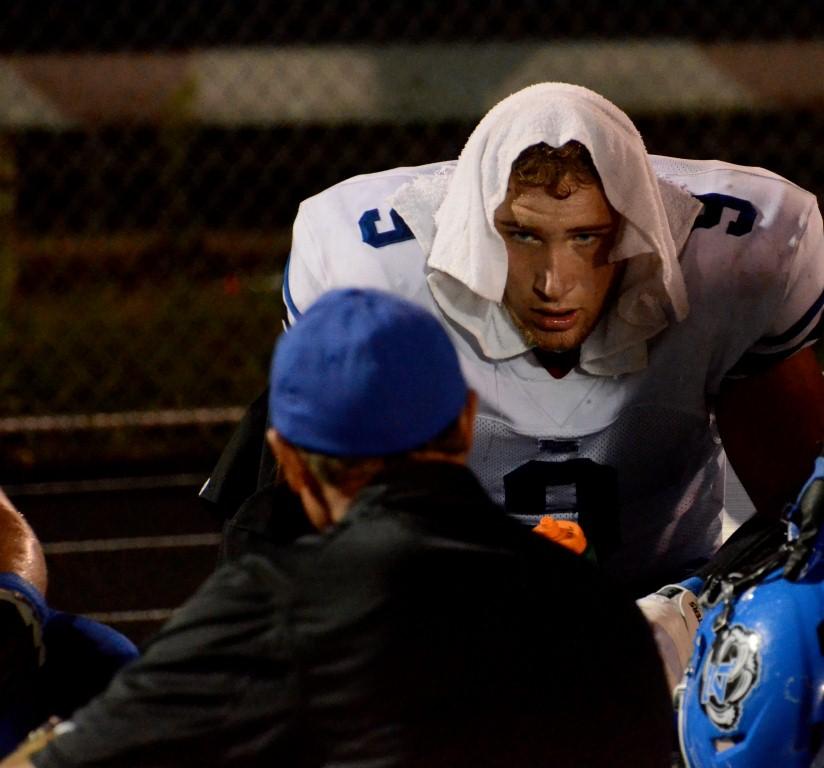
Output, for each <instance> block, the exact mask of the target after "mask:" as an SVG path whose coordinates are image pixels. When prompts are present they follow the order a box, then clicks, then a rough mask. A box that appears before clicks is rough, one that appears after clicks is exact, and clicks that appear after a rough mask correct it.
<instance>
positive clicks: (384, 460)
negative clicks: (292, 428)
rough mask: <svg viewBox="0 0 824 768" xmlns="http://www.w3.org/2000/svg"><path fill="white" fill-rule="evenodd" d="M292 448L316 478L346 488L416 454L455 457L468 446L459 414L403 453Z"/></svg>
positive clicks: (394, 466)
mask: <svg viewBox="0 0 824 768" xmlns="http://www.w3.org/2000/svg"><path fill="white" fill-rule="evenodd" d="M292 447H293V448H294V449H295V450H296V451H297V452H298V454H299V455H300V456H301V458H303V460H304V461H305V462H306V464H307V466H308V467H309V470H310V472H311V473H312V474H313V475H314V476H315V478H316V479H317V480H319V481H320V482H322V483H326V484H327V485H333V486H335V487H337V488H341V489H343V490H346V489H351V488H359V487H360V486H362V485H364V484H365V483H368V482H369V481H370V480H371V479H372V478H373V477H374V476H375V475H377V474H378V473H379V472H382V471H384V470H389V469H394V468H396V467H399V466H402V465H404V464H407V463H409V462H413V461H416V454H423V453H439V454H444V455H446V456H457V455H459V454H461V453H464V452H465V451H466V450H467V448H468V447H469V446H468V445H467V444H466V438H465V436H464V434H463V432H462V431H461V428H460V416H459V417H458V418H456V419H455V421H453V422H452V423H450V424H449V426H448V427H446V429H444V430H443V431H441V432H440V433H438V434H437V435H435V437H433V438H432V439H431V440H429V441H427V442H426V443H424V444H423V445H421V446H419V447H417V448H415V449H413V450H411V451H404V452H403V453H392V454H388V455H386V456H329V455H327V454H323V453H314V452H311V451H307V450H305V449H303V448H301V447H299V446H297V445H294V444H292Z"/></svg>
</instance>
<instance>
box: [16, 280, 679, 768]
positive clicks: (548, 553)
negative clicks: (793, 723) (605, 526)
mask: <svg viewBox="0 0 824 768" xmlns="http://www.w3.org/2000/svg"><path fill="white" fill-rule="evenodd" d="M269 408H270V417H271V429H270V430H269V432H268V438H269V443H270V445H271V446H272V449H273V450H274V452H275V453H276V454H277V458H278V462H279V466H280V467H281V470H282V472H283V474H284V476H285V480H286V482H287V483H288V484H289V485H290V486H291V488H292V489H293V491H294V492H295V493H296V494H297V495H298V496H299V498H300V499H301V501H302V504H303V507H304V509H305V511H306V514H307V515H308V517H309V519H310V520H311V521H312V523H313V524H314V526H315V528H316V529H317V532H316V533H314V534H309V535H305V536H302V537H299V538H298V539H297V540H296V541H294V542H291V543H289V544H284V545H283V546H281V547H276V546H275V547H273V548H272V549H271V551H270V552H269V554H268V557H265V558H264V557H261V556H259V555H246V556H245V557H241V558H238V559H236V560H233V561H231V562H229V563H228V564H226V565H224V566H223V567H222V568H221V569H219V570H218V571H217V572H216V573H215V574H214V575H213V576H212V577H211V578H210V579H209V581H207V582H206V584H205V585H204V586H203V587H202V588H201V590H200V591H199V592H198V593H197V594H196V595H195V596H194V597H193V598H192V599H191V600H190V601H189V602H188V603H187V604H186V605H185V606H184V607H183V608H182V609H181V610H180V611H179V612H178V613H177V615H176V616H175V617H174V618H173V619H172V620H171V621H170V622H169V623H168V624H167V625H166V627H165V628H164V629H163V630H162V631H161V632H160V633H159V635H158V636H157V637H156V638H155V639H154V640H153V641H152V642H151V643H150V645H149V646H148V647H147V649H146V651H145V653H144V655H143V657H142V658H141V659H140V660H138V661H137V662H136V663H134V664H133V665H131V666H130V667H128V668H127V669H126V670H124V672H123V673H121V674H120V675H119V676H118V677H117V678H115V681H114V683H113V684H112V685H111V686H110V688H109V689H108V690H107V692H106V693H105V694H104V695H103V696H101V697H99V698H98V699H96V700H95V701H93V702H92V703H91V704H90V705H89V706H87V707H85V708H84V709H82V710H80V711H79V712H77V713H76V714H75V715H74V716H73V717H72V719H71V720H70V721H69V722H66V723H62V724H61V728H60V729H59V730H60V733H59V735H57V736H56V738H52V739H51V740H49V742H48V743H47V745H46V746H45V748H44V749H42V750H41V751H37V752H36V753H34V754H31V755H30V756H29V757H25V756H24V757H20V758H17V760H18V762H10V763H8V764H4V765H24V766H28V765H32V764H34V765H35V766H38V768H52V767H54V768H56V767H58V766H91V765H94V766H99V767H100V766H115V765H116V766H131V765H135V766H137V765H139V766H182V765H197V766H203V765H209V766H222V765H229V764H232V765H289V766H307V767H308V766H333V765H334V766H344V765H346V766H367V765H368V766H374V767H375V768H378V767H383V766H421V767H422V766H427V767H428V768H439V767H440V766H443V767H444V768H445V767H446V766H449V767H450V768H456V767H460V766H472V767H473V768H478V767H479V766H501V767H503V766H506V767H507V768H510V766H519V767H521V768H522V767H524V766H539V765H541V766H545V765H557V766H572V765H581V766H588V767H589V768H592V767H593V766H607V765H609V766H620V765H627V766H629V765H631V766H633V767H634V768H638V767H639V766H640V767H642V768H643V767H644V766H668V765H669V758H670V750H671V746H672V744H671V738H670V736H671V729H672V710H671V706H670V702H669V697H668V695H667V689H666V683H665V680H664V675H663V671H662V668H661V665H660V661H659V659H658V656H657V652H656V648H655V645H654V641H653V639H652V636H651V634H650V631H649V629H648V627H647V625H646V623H645V621H644V619H643V617H642V615H641V614H640V612H639V611H638V610H637V608H636V606H635V605H634V604H633V603H632V602H631V601H628V600H625V599H623V598H621V597H619V596H617V595H615V594H613V592H612V591H611V589H610V588H609V586H608V585H606V584H604V583H603V581H602V580H601V578H600V576H599V575H598V573H597V572H596V571H595V569H593V568H592V567H591V566H590V564H589V563H588V562H587V561H586V560H585V559H584V558H581V557H578V556H576V555H574V554H572V553H571V552H569V551H568V550H566V549H564V548H563V547H561V546H559V545H556V544H554V543H552V542H550V541H547V540H546V539H544V538H543V537H541V536H538V535H536V534H534V533H532V532H530V531H529V530H527V529H524V528H523V527H522V526H520V525H519V524H518V523H516V522H515V521H513V520H512V519H510V518H508V517H507V516H506V515H505V514H504V513H503V511H502V510H501V509H499V508H498V507H497V506H495V505H494V504H493V503H492V502H491V501H490V500H489V498H488V497H487V496H486V494H485V493H484V491H483V490H482V489H481V487H480V485H479V484H478V482H477V480H476V479H475V477H474V476H473V475H472V473H471V472H470V471H469V470H468V469H467V468H466V467H465V466H463V464H464V460H465V458H466V455H467V452H468V450H469V447H470V440H471V434H472V420H473V414H474V408H475V397H474V395H473V393H471V392H470V391H469V390H468V388H467V386H466V383H465V381H464V378H463V375H462V373H461V370H460V367H459V364H458V359H457V356H456V353H455V351H454V349H453V347H452V345H451V342H450V341H449V338H448V337H447V335H446V333H445V331H444V330H443V328H442V326H441V325H440V323H439V322H438V321H437V320H436V319H435V318H434V317H433V316H432V315H431V314H430V313H428V312H426V311H425V310H423V309H421V308H419V307H416V306H414V305H412V304H410V303H408V302H407V301H405V300H403V299H400V298H398V297H394V296H391V295H389V294H387V293H382V292H379V291H374V290H356V289H349V290H338V291H334V292H330V293H329V294H326V295H325V296H323V297H321V298H320V299H319V300H318V301H317V302H316V303H315V304H314V305H313V306H312V307H311V308H310V309H309V310H308V311H307V312H306V313H305V315H304V316H303V318H302V319H301V320H300V321H299V322H298V323H296V324H295V325H294V326H293V327H292V328H291V329H290V330H289V331H288V332H287V333H286V334H284V335H283V336H282V337H281V340H280V342H279V343H278V346H277V348H276V351H275V355H274V358H273V366H272V375H271V388H270V402H269ZM605 635H608V636H609V641H608V642H606V641H605ZM51 733H55V731H54V730H52V731H51ZM29 760H30V761H31V762H29Z"/></svg>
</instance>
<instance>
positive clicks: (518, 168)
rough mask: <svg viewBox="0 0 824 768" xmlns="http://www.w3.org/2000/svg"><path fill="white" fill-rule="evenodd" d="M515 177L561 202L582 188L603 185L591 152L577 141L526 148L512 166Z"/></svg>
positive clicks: (515, 179) (514, 178)
mask: <svg viewBox="0 0 824 768" xmlns="http://www.w3.org/2000/svg"><path fill="white" fill-rule="evenodd" d="M512 178H513V180H514V181H516V182H518V183H519V184H527V185H529V186H536V187H543V188H544V190H545V191H546V193H547V194H548V195H550V196H551V197H555V198H557V199H559V200H563V199H564V198H567V197H569V196H570V195H571V194H572V193H573V192H574V191H575V189H576V188H577V187H579V186H588V185H590V184H599V185H600V184H601V177H600V176H599V175H598V171H597V170H596V169H595V163H593V162H592V156H591V155H590V153H589V150H588V149H587V148H586V147H585V146H584V145H583V144H581V143H580V142H579V141H574V140H573V141H568V142H567V143H566V144H563V145H562V146H560V147H551V146H549V144H545V143H543V142H542V143H540V144H533V145H532V146H531V147H527V148H526V149H525V150H524V151H523V152H521V154H520V155H518V157H517V158H516V159H515V162H514V163H512Z"/></svg>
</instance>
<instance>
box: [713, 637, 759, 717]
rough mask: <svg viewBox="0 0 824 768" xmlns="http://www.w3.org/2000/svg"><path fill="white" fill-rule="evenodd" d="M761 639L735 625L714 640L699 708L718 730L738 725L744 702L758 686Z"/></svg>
mask: <svg viewBox="0 0 824 768" xmlns="http://www.w3.org/2000/svg"><path fill="white" fill-rule="evenodd" d="M760 646H761V636H760V635H759V634H758V633H757V632H752V631H750V630H748V629H745V628H744V627H742V626H741V625H740V624H735V625H733V626H732V627H730V628H729V629H727V628H726V627H725V628H724V629H722V630H721V631H720V632H719V633H718V635H717V636H716V638H715V642H714V643H713V646H712V650H711V652H710V656H709V658H708V659H707V663H706V665H705V666H704V671H703V674H702V676H701V706H702V707H703V709H704V711H705V712H706V713H707V716H708V717H709V719H710V720H711V721H712V722H713V723H715V725H717V726H718V727H719V728H723V729H725V730H731V729H732V728H734V727H735V726H736V725H737V724H738V720H739V718H740V717H741V708H742V707H743V705H744V700H745V699H746V698H747V696H749V694H750V692H751V691H752V689H753V688H754V687H755V685H756V683H757V682H758V674H759V671H760V668H761V651H760Z"/></svg>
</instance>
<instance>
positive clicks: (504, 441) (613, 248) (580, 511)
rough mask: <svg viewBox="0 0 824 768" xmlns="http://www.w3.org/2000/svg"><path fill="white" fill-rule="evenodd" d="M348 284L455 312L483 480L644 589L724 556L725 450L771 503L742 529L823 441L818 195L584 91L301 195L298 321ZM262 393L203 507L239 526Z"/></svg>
mask: <svg viewBox="0 0 824 768" xmlns="http://www.w3.org/2000/svg"><path fill="white" fill-rule="evenodd" d="M339 286H371V287H377V288H383V289H387V290H390V291H393V292H396V293H398V294H400V295H402V296H405V297H406V298H409V299H411V300H413V301H415V302H417V303H419V304H420V305H422V306H424V307H426V308H427V309H429V310H430V311H431V312H433V313H434V314H435V315H436V316H437V317H439V318H440V319H441V320H442V322H443V324H444V326H445V327H446V329H447V330H448V331H449V333H450V335H451V338H452V340H453V341H454V343H455V345H456V347H457V349H458V352H459V355H460V359H461V362H462V366H463V368H464V371H465V375H466V376H467V378H468V380H469V383H470V386H472V388H473V389H475V390H476V391H477V392H478V395H479V413H478V419H477V423H476V428H475V442H474V449H473V453H472V455H471V457H470V465H471V466H472V468H473V469H474V470H475V472H476V473H477V475H478V477H479V478H480V479H481V481H482V483H483V484H484V486H485V488H486V489H487V490H488V492H489V493H490V494H491V495H492V497H493V498H494V499H495V500H496V501H498V502H500V503H502V504H504V505H505V507H506V509H507V510H508V511H509V512H510V514H512V515H513V516H514V517H516V518H517V519H519V520H521V521H523V522H524V523H525V524H529V525H534V524H535V523H536V522H537V521H538V520H539V519H540V517H541V516H542V515H544V514H551V515H553V516H554V517H555V518H556V519H560V520H564V519H571V520H574V521H576V522H578V523H579V524H580V525H581V526H582V528H583V529H584V532H585V533H586V537H587V540H588V541H589V542H590V543H591V544H592V546H593V548H594V551H595V554H596V556H597V559H598V561H599V563H600V564H601V565H602V566H603V567H604V568H605V569H606V570H607V572H608V573H609V574H611V575H612V576H614V578H615V579H616V580H617V581H618V582H620V583H621V584H623V585H624V586H625V587H626V589H627V590H629V591H630V592H632V593H633V594H635V595H642V594H645V593H647V592H650V591H654V590H655V589H656V588H657V587H660V586H661V585H662V584H668V583H672V582H679V581H681V580H683V579H685V578H688V577H690V576H691V575H693V574H695V573H696V572H697V571H698V569H700V568H701V567H702V566H703V565H704V564H705V563H707V561H708V560H709V559H710V558H711V557H712V556H713V555H714V553H715V552H716V550H717V549H718V548H719V546H720V544H721V542H722V515H723V512H724V485H725V454H726V456H728V457H729V459H730V461H731V463H732V465H733V466H734V468H735V470H736V472H737V474H738V476H739V477H740V478H741V481H742V483H743V485H744V487H745V489H746V491H747V492H748V494H749V496H750V497H751V499H752V500H753V502H754V504H755V507H756V508H757V512H758V514H757V515H756V517H755V518H754V521H753V522H752V523H750V524H749V525H748V527H747V529H746V530H747V531H749V530H752V529H757V528H759V526H760V525H761V523H762V521H763V520H769V519H775V518H776V517H777V516H778V515H779V513H780V510H781V507H782V505H783V503H784V501H785V500H786V499H788V498H791V497H792V495H793V494H792V492H793V489H795V488H797V487H798V486H799V485H800V483H801V481H802V480H803V478H804V476H805V474H806V471H807V470H806V468H807V467H808V466H809V463H810V461H811V460H812V458H813V457H814V456H815V455H816V451H817V444H818V442H819V441H820V440H821V439H822V437H823V436H824V380H822V376H821V370H820V366H819V364H818V362H817V360H816V357H815V354H814V351H813V348H812V345H813V344H814V342H815V341H816V339H817V338H818V337H819V335H820V332H821V327H822V307H823V306H824V235H822V219H821V214H820V212H819V209H818V206H817V203H816V199H815V197H814V196H813V195H812V194H810V193H809V192H806V191H804V190H803V189H800V188H799V187H798V186H796V185H794V184H793V183H791V182H790V181H787V180H786V179H783V178H781V177H779V176H777V175H776V174H774V173H771V172H769V171H767V170H764V169H761V168H753V167H742V166H737V165H732V164H729V163H725V162H720V161H712V160H682V159H677V158H671V157H662V156H654V155H649V154H648V153H647V152H646V150H645V147H644V144H643V141H642V138H641V136H640V135H639V133H638V131H637V129H636V128H635V126H634V125H633V123H632V122H631V121H630V119H629V118H628V117H627V116H626V115H625V114H624V113H623V112H622V111H621V110H620V109H618V108H617V107H616V106H615V105H613V104H612V103H610V102H609V101H607V100H606V99H604V98H603V97H601V96H600V95H598V94H596V93H593V92H592V91H589V90H587V89H585V88H582V87H579V86H575V85H569V84H562V83H543V84H538V85H534V86H530V87H529V88H526V89H524V90H522V91H520V92H518V93H516V94H514V95H512V96H510V97H508V98H506V99H504V100H503V101H502V102H500V103H499V104H498V105H496V106H495V107H494V108H493V109H492V110H490V112H489V113H488V114H487V115H486V116H485V117H484V118H483V119H482V120H481V122H480V123H479V124H478V126H477V127H476V129H475V130H474V132H473V133H472V135H471V136H470V138H469V140H468V142H467V144H466V147H465V149H464V150H463V152H462V153H461V156H460V158H459V159H458V160H457V161H448V162H439V163H434V164H432V165H427V166H423V167H415V168H396V169H394V170H389V171H385V172H382V173H374V174H368V175H363V176H357V177H355V178H352V179H349V180H346V181H343V182H341V183H339V184H337V185H335V186H333V187H331V188H330V189H327V190H325V191H323V192H321V193H320V194H317V195H315V196H314V197H311V198H309V199H308V200H305V201H304V202H303V203H302V204H301V206H300V209H299V211H298V214H297V218H296V220H295V223H294V234H293V241H292V250H291V255H290V258H289V262H288V265H287V270H286V273H285V275H284V286H283V298H284V302H285V305H286V307H287V310H288V321H289V322H292V321H294V320H295V319H296V318H299V317H300V316H301V314H302V313H303V312H304V311H305V310H306V309H307V308H308V307H309V306H310V305H311V303H312V302H313V301H314V300H315V299H316V298H317V297H318V296H319V295H320V294H321V293H322V292H324V291H326V290H328V289H330V288H334V287H339ZM341 332H342V333H343V332H345V329H341ZM262 402H263V401H259V403H258V405H257V406H256V408H255V409H252V411H251V412H250V415H249V418H248V419H247V420H246V421H245V422H244V424H243V425H242V427H241V430H240V431H239V433H238V436H237V437H236V438H235V441H234V442H233V444H232V446H231V447H230V448H229V449H227V452H226V453H225V454H224V456H223V457H222V459H221V462H220V463H219V465H218V467H217V468H216V471H215V473H214V474H213V476H212V478H211V480H210V481H209V482H208V483H207V485H206V487H205V488H204V490H203V492H202V495H203V497H204V498H205V499H207V500H209V501H212V502H214V503H216V504H218V505H219V506H220V505H222V506H223V507H224V510H226V511H227V512H228V513H233V512H235V510H236V509H237V507H238V505H239V504H240V503H241V502H243V501H244V500H245V499H246V497H249V496H250V494H251V493H252V491H254V490H255V489H254V487H251V486H253V485H254V483H255V482H256V481H257V480H258V473H257V466H256V464H255V461H254V458H253V457H254V456H256V455H259V454H260V453H261V451H260V447H261V446H262V431H263V423H264V421H263V420H264V419H265V405H261V403H262ZM250 446H251V447H250ZM262 453H265V452H262ZM233 458H234V461H233ZM263 479H264V482H261V483H260V485H261V486H264V490H262V491H261V493H263V494H269V497H268V501H266V503H263V504H258V505H257V507H256V509H255V511H254V514H253V515H252V517H253V518H254V519H255V522H254V524H251V525H249V524H247V523H244V524H243V525H239V526H238V528H239V529H240V528H242V529H243V530H244V531H245V533H246V534H248V532H249V531H250V530H251V529H255V530H256V531H257V532H258V533H260V534H261V536H263V537H264V538H265V537H266V536H267V535H269V534H268V533H267V532H266V530H265V529H266V528H267V526H269V525H270V524H269V523H268V522H261V515H265V514H266V507H267V505H269V506H271V503H272V499H271V494H272V490H271V487H270V486H268V484H267V482H265V481H266V479H267V478H266V476H265V473H264V475H263ZM250 504H251V506H253V507H254V506H255V505H254V503H253V502H249V503H247V504H246V507H247V509H248V508H249V506H250ZM247 522H248V521H247ZM230 549H231V546H230Z"/></svg>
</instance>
